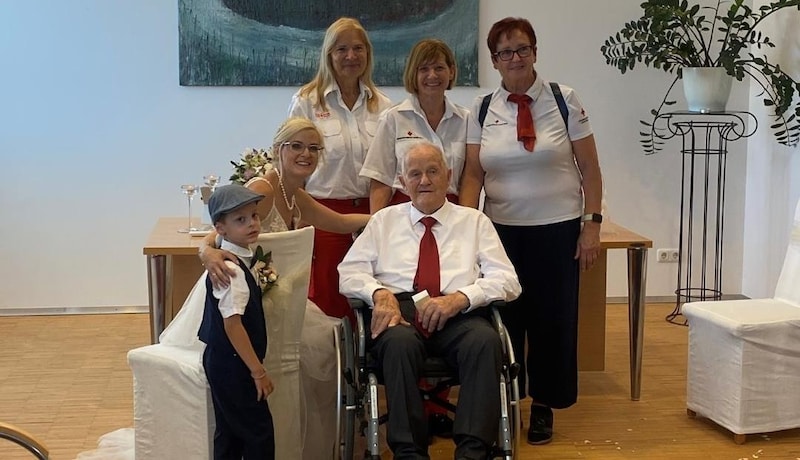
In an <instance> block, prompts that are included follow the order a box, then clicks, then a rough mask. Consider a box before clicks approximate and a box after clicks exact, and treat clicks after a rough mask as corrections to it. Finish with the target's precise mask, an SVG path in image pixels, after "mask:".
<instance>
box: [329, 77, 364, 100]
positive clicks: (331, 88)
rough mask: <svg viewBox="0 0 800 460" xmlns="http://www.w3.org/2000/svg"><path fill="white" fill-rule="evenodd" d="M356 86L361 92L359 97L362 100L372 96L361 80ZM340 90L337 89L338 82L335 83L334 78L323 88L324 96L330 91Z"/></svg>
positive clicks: (337, 91)
mask: <svg viewBox="0 0 800 460" xmlns="http://www.w3.org/2000/svg"><path fill="white" fill-rule="evenodd" d="M358 88H359V92H360V93H361V96H360V98H363V99H364V100H366V99H369V98H371V97H372V91H371V90H370V89H369V88H368V87H367V85H365V84H364V82H362V81H361V80H359V81H358ZM339 92H341V90H340V89H339V84H338V83H336V80H334V81H333V83H331V84H330V85H328V87H327V88H325V91H324V94H325V98H327V97H328V95H330V94H331V93H339Z"/></svg>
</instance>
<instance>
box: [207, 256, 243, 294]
mask: <svg viewBox="0 0 800 460" xmlns="http://www.w3.org/2000/svg"><path fill="white" fill-rule="evenodd" d="M225 260H230V261H231V262H233V263H236V264H238V263H239V262H238V260H237V259H236V256H235V255H233V254H231V253H230V252H228V251H224V250H222V249H215V248H212V247H206V248H205V249H203V252H201V253H200V261H201V262H203V265H205V267H206V270H208V277H209V278H210V279H211V284H212V285H213V286H214V287H215V288H217V289H222V288H224V287H228V285H229V284H230V282H231V277H233V276H236V271H235V270H234V269H233V268H231V267H229V266H227V265H226V264H225Z"/></svg>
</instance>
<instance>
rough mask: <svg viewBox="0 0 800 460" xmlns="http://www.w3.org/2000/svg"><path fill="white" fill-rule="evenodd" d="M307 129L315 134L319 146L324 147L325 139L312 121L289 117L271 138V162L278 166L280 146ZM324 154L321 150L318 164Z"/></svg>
mask: <svg viewBox="0 0 800 460" xmlns="http://www.w3.org/2000/svg"><path fill="white" fill-rule="evenodd" d="M307 129H311V130H313V131H314V132H315V133H317V137H318V138H319V145H320V146H321V147H325V137H324V136H323V135H322V133H321V132H320V131H319V128H317V125H315V124H314V122H313V121H311V120H309V119H308V118H304V117H289V118H287V119H286V120H285V121H284V122H283V123H281V125H280V126H279V127H278V130H277V131H276V132H275V136H274V137H273V138H272V149H271V150H272V151H271V157H272V159H273V161H275V162H277V163H279V164H280V148H281V145H282V144H283V143H284V142H288V141H291V140H292V138H293V137H294V136H296V135H297V133H299V132H300V131H305V130H307ZM324 153H325V150H322V153H320V155H319V159H318V161H319V162H322V157H323V154H324Z"/></svg>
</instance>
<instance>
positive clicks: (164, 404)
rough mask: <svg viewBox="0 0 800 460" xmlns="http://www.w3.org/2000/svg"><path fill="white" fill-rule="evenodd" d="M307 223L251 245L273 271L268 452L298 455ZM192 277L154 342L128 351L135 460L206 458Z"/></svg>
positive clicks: (207, 427) (207, 428)
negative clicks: (268, 257)
mask: <svg viewBox="0 0 800 460" xmlns="http://www.w3.org/2000/svg"><path fill="white" fill-rule="evenodd" d="M313 236H314V229H313V227H306V228H303V229H300V230H293V231H288V232H280V233H264V234H262V235H260V236H259V239H258V244H259V245H261V246H263V247H264V249H265V250H268V251H272V258H273V263H274V266H275V269H276V271H277V272H278V274H279V279H278V282H277V283H276V285H275V286H274V287H273V288H272V289H270V291H269V292H267V294H266V295H265V299H264V302H265V304H264V311H265V315H266V321H267V334H268V347H267V356H266V358H265V360H264V365H265V367H266V368H267V371H268V372H269V373H270V377H271V378H272V380H273V382H274V384H275V391H274V392H273V393H272V394H271V395H270V397H269V405H270V410H271V411H272V416H273V419H274V421H275V423H274V425H275V447H276V458H281V459H299V458H301V455H302V453H301V448H302V445H303V441H302V427H301V412H300V407H301V401H300V393H301V389H300V340H301V331H302V328H303V316H304V314H305V311H306V298H307V296H308V280H309V274H310V266H311V250H312V248H313ZM205 291H206V289H205V274H204V275H203V276H201V277H200V279H199V280H198V282H197V284H196V285H195V287H194V289H192V291H191V293H190V294H189V296H188V298H187V299H186V302H185V303H184V305H183V307H182V308H181V310H180V311H179V313H178V315H176V317H175V319H174V320H173V321H172V322H171V323H170V325H169V326H168V327H167V328H166V329H165V330H164V332H163V333H162V334H161V336H160V337H159V340H160V342H161V343H159V344H156V345H149V346H146V347H141V348H137V349H134V350H131V351H130V352H129V353H128V362H129V364H130V366H131V369H132V370H133V375H134V428H135V438H136V439H135V443H136V449H135V451H136V459H137V460H145V459H153V460H157V459H164V458H197V459H202V458H209V454H210V452H212V446H213V433H214V415H213V410H214V409H213V404H212V402H211V395H210V392H209V390H208V384H207V381H206V378H205V373H204V371H203V368H202V353H203V349H204V348H205V345H204V344H203V343H202V342H200V341H199V340H198V338H197V331H198V329H199V327H200V322H201V321H202V317H203V309H204V308H205Z"/></svg>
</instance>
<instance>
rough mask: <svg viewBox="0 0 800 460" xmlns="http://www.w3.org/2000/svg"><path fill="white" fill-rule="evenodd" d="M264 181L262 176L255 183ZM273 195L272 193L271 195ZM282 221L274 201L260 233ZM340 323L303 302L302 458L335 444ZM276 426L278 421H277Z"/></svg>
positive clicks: (283, 227)
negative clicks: (337, 330)
mask: <svg viewBox="0 0 800 460" xmlns="http://www.w3.org/2000/svg"><path fill="white" fill-rule="evenodd" d="M257 180H260V181H264V182H266V183H267V184H268V185H269V186H270V187H272V185H271V184H270V183H269V181H267V180H266V179H264V178H262V177H257V178H253V179H251V180H250V181H248V183H247V184H246V185H249V184H251V183H252V182H254V181H257ZM273 196H275V194H273ZM295 209H296V210H297V215H293V216H292V228H294V227H295V226H296V224H297V222H299V221H300V218H301V216H300V212H299V209H297V208H295ZM288 230H289V225H287V224H286V222H285V221H284V220H283V218H282V217H281V216H280V213H279V212H278V210H277V208H276V207H275V203H274V200H273V203H272V208H271V209H270V212H269V214H267V216H266V217H265V218H264V219H262V220H261V231H263V232H285V231H288ZM340 322H341V320H339V319H338V318H331V317H330V316H328V315H326V314H325V313H323V311H322V310H321V309H320V308H319V307H318V306H317V305H316V304H315V303H314V302H312V301H310V300H309V301H308V302H306V312H305V317H304V318H303V331H302V333H301V336H300V404H301V405H302V406H303V407H300V408H299V409H298V411H299V413H300V424H301V431H302V439H303V459H304V460H318V459H323V458H331V456H332V455H333V454H332V453H333V449H334V445H335V441H336V379H337V375H336V350H335V349H334V338H333V329H334V328H335V327H337V326H338V325H339V323H340ZM276 423H278V421H276Z"/></svg>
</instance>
